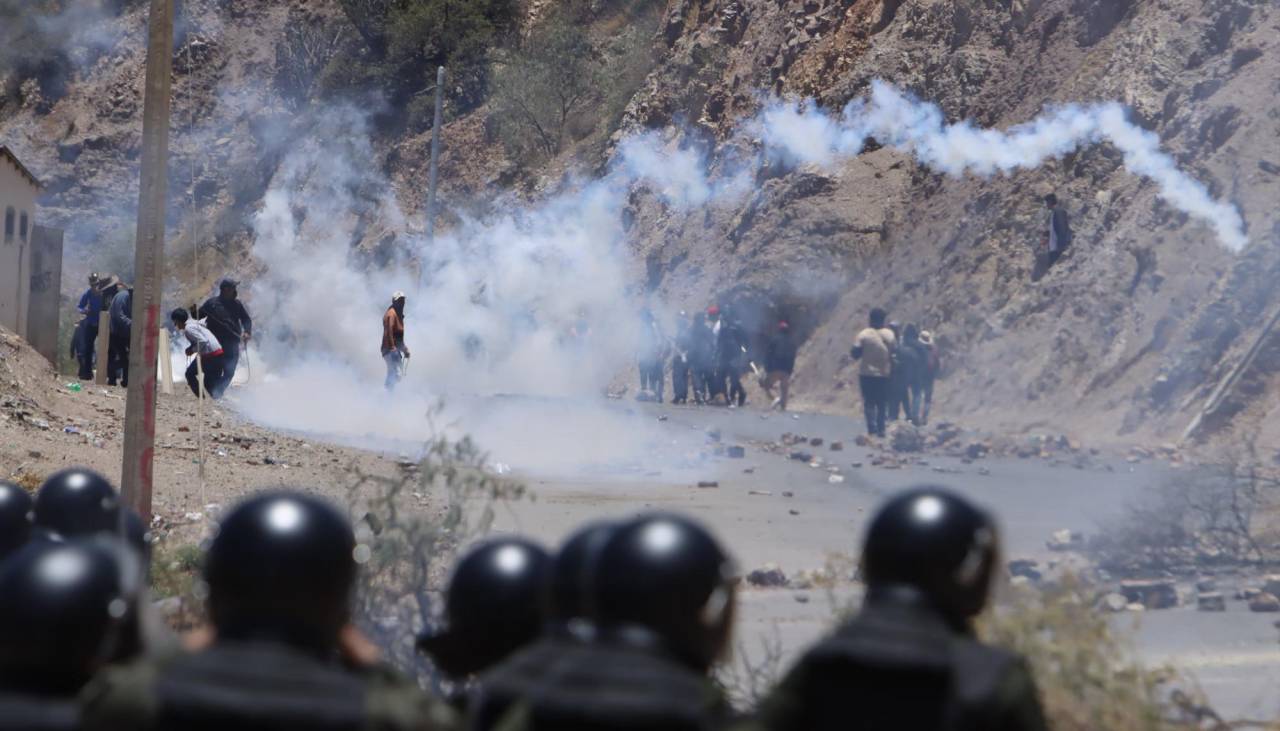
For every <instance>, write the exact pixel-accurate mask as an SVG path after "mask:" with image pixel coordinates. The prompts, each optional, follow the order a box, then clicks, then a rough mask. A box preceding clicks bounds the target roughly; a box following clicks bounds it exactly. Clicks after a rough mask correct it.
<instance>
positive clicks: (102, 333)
mask: <svg viewBox="0 0 1280 731" xmlns="http://www.w3.org/2000/svg"><path fill="white" fill-rule="evenodd" d="M110 352H111V314H110V313H108V312H99V313H98V342H96V343H94V344H93V357H94V359H95V360H96V361H97V367H96V368H95V369H94V371H93V382H94V383H96V384H97V385H99V386H105V385H106V384H107V365H108V363H109V362H110V361H109V360H108V358H109V356H110Z"/></svg>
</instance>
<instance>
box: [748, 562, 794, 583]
mask: <svg viewBox="0 0 1280 731" xmlns="http://www.w3.org/2000/svg"><path fill="white" fill-rule="evenodd" d="M747 583H748V584H750V585H752V586H764V587H777V586H786V585H787V575H786V574H784V573H782V569H780V568H778V565H777V564H772V563H767V564H765V565H764V566H761V567H760V568H758V569H756V570H754V571H752V572H751V573H749V574H747Z"/></svg>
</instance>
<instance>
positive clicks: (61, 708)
mask: <svg viewBox="0 0 1280 731" xmlns="http://www.w3.org/2000/svg"><path fill="white" fill-rule="evenodd" d="M79 729H80V707H79V705H78V704H77V703H76V699H75V698H74V697H72V698H59V697H43V696H38V695H29V694H19V693H0V731H79Z"/></svg>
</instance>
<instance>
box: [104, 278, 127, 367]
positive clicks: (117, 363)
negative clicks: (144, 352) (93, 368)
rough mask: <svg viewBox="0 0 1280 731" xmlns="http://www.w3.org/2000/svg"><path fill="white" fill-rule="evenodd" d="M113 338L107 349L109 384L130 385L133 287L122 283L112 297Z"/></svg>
mask: <svg viewBox="0 0 1280 731" xmlns="http://www.w3.org/2000/svg"><path fill="white" fill-rule="evenodd" d="M109 311H110V313H111V340H110V347H109V349H108V350H107V385H108V386H114V385H116V383H117V382H118V383H119V384H120V385H121V386H124V387H125V388H128V387H129V337H130V335H131V333H132V331H133V287H132V286H130V285H127V284H122V285H121V286H120V290H119V291H118V292H117V293H116V296H115V297H113V298H112V299H111V307H110V309H109Z"/></svg>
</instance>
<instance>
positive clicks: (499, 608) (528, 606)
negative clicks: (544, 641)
mask: <svg viewBox="0 0 1280 731" xmlns="http://www.w3.org/2000/svg"><path fill="white" fill-rule="evenodd" d="M550 567H551V556H550V555H549V554H548V553H547V552H546V550H545V549H543V548H542V547H541V546H539V545H537V544H535V543H533V542H531V541H529V540H526V539H524V538H519V537H515V536H512V537H505V538H497V539H494V540H491V541H486V542H484V543H482V544H480V545H479V546H476V547H475V548H472V549H471V550H470V551H468V552H467V554H466V555H465V556H463V557H462V560H460V561H459V562H458V565H457V567H456V568H455V569H454V571H453V576H452V577H451V578H450V579H449V590H448V595H447V597H446V598H445V612H444V613H445V626H444V628H443V629H442V630H440V631H435V632H428V633H426V634H424V635H422V636H421V637H419V638H418V649H419V650H421V651H423V652H425V653H426V654H428V655H430V656H431V659H432V661H433V662H435V664H436V666H437V667H439V668H440V669H441V670H443V671H444V672H445V673H447V674H449V675H450V676H452V677H454V678H463V677H466V676H468V675H472V674H475V673H479V672H481V671H483V670H486V669H488V668H489V667H492V666H493V665H495V664H497V663H498V662H500V661H502V660H503V659H504V658H506V657H507V656H508V655H510V654H511V653H512V652H514V651H516V650H518V649H520V648H521V647H524V646H525V645H527V644H529V643H530V642H532V641H533V640H534V639H535V638H536V637H537V636H538V634H539V633H540V632H541V631H542V627H543V625H544V624H545V616H544V613H543V610H542V607H543V604H542V597H543V592H544V591H545V585H546V581H547V575H548V572H549V570H550Z"/></svg>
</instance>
